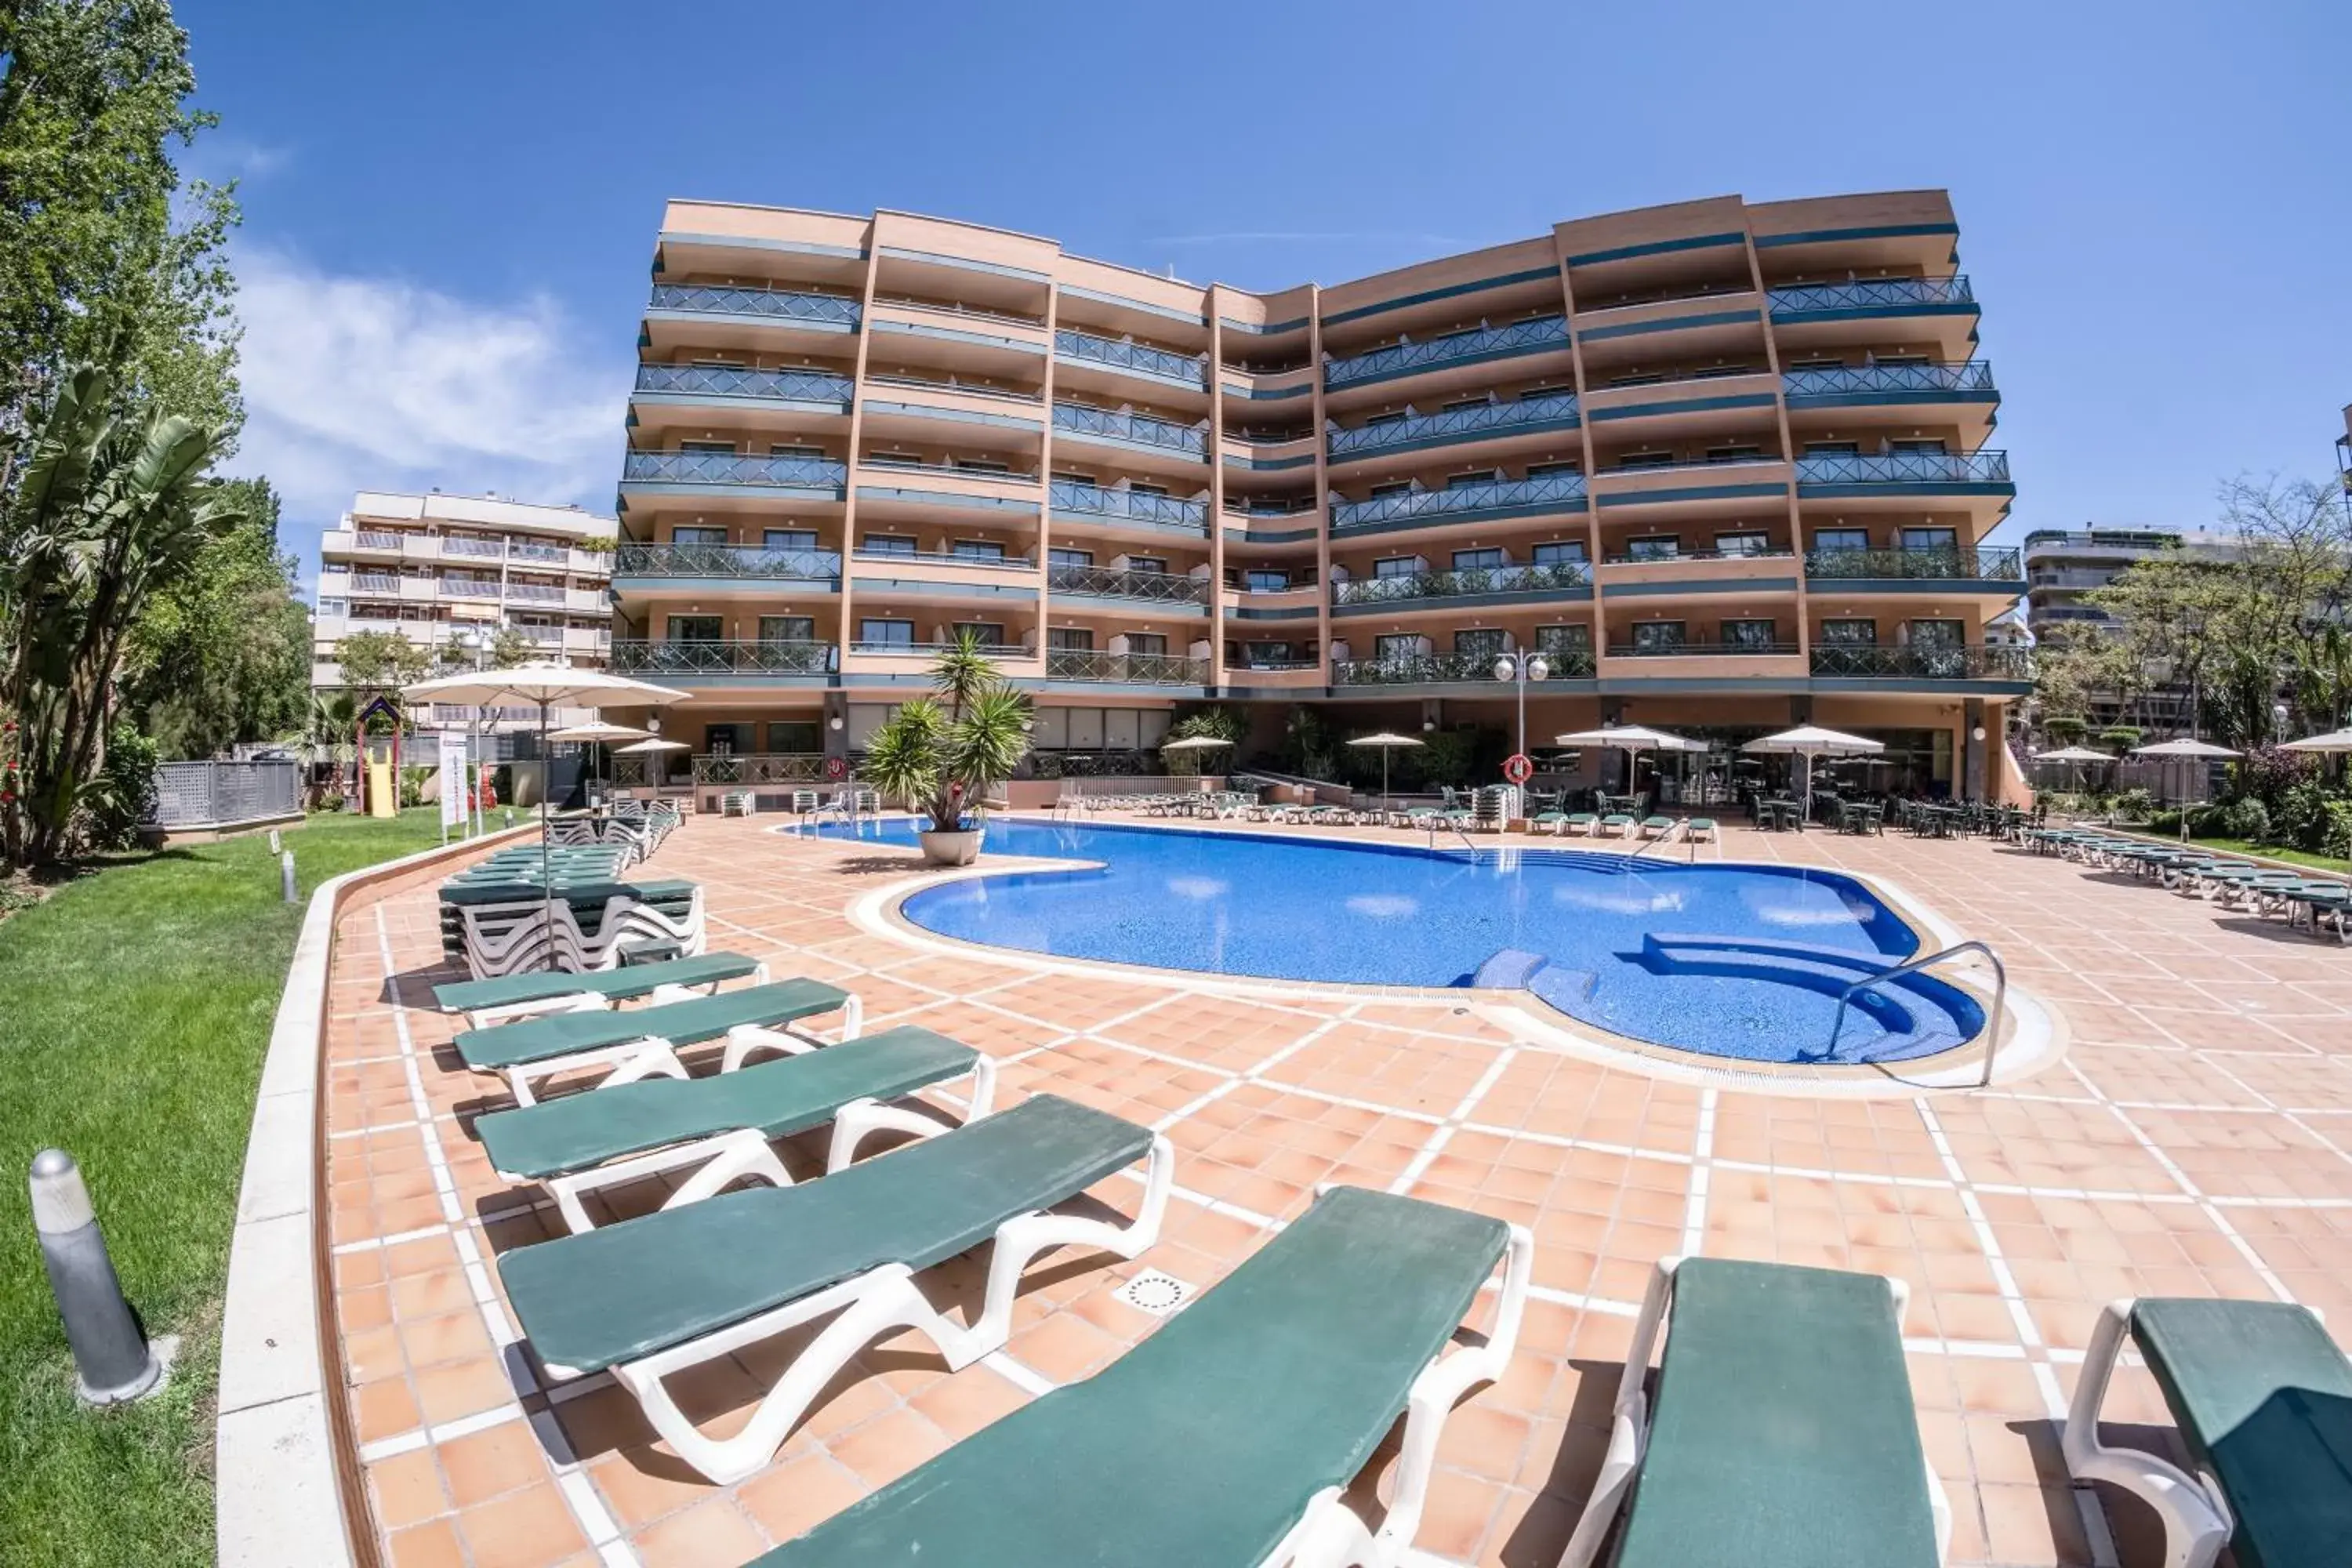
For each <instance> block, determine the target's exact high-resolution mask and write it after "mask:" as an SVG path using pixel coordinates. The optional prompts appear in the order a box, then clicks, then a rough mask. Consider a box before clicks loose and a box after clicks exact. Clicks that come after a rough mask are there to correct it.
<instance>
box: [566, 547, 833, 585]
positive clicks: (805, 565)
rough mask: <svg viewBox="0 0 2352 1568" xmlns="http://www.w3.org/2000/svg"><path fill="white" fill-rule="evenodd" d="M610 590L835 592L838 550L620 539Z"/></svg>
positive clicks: (615, 555)
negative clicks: (811, 590) (764, 547)
mask: <svg viewBox="0 0 2352 1568" xmlns="http://www.w3.org/2000/svg"><path fill="white" fill-rule="evenodd" d="M613 587H614V592H615V593H620V594H628V593H632V592H637V593H642V592H645V591H647V590H650V589H656V588H658V589H664V590H668V591H671V592H682V591H688V590H691V591H696V592H702V591H708V592H712V593H721V594H723V593H726V592H728V591H729V590H730V589H731V590H735V591H738V592H748V593H764V592H768V591H771V590H781V589H786V588H793V589H802V590H806V589H810V588H814V589H818V590H820V591H823V592H826V593H836V592H838V591H839V590H840V587H841V556H840V555H839V553H837V552H834V551H831V550H763V549H761V548H760V547H759V546H758V545H755V544H624V545H622V546H620V548H619V549H617V550H616V551H614V559H613Z"/></svg>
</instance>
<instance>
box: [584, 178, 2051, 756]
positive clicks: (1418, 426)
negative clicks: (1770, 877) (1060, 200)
mask: <svg viewBox="0 0 2352 1568" xmlns="http://www.w3.org/2000/svg"><path fill="white" fill-rule="evenodd" d="M1957 247H1958V228H1957V226H1956V225H1955V223H1954V221H1953V216H1952V212H1951V208H1950V205H1949V203H1948V200H1947V198H1946V197H1945V196H1944V195H1943V194H1942V193H1939V192H1904V193H1895V194H1890V195H1859V196H1848V197H1832V198H1827V199H1822V200H1814V201H1797V202H1780V203H1768V204H1761V205H1750V204H1748V203H1745V202H1743V201H1741V200H1739V199H1738V198H1736V197H1725V198H1720V199H1716V200H1709V201H1701V202H1691V203H1685V204H1680V205H1673V206H1665V207H1655V208H1649V209H1645V210H1643V211H1638V212H1632V213H1623V214H1618V215H1614V216H1605V217H1595V218H1584V219H1578V220H1575V221H1571V222H1567V223H1562V224H1559V225H1558V226H1555V227H1554V228H1553V229H1552V230H1551V231H1550V232H1549V233H1547V234H1544V235H1540V236H1538V237H1532V238H1528V239H1525V240H1521V241H1517V242H1515V243H1512V244H1508V245H1503V246H1498V247H1492V248H1489V249H1486V250H1481V251H1475V252H1472V253H1469V254H1466V255H1461V256H1454V257H1449V258H1444V259H1441V260H1436V261H1432V262H1428V263H1425V264H1423V265H1419V266H1415V267H1410V268H1403V269H1401V270H1398V271H1394V272H1390V273H1385V274H1381V275H1380V276H1377V277H1372V278H1368V279H1360V280H1357V281H1354V282H1349V283H1344V284H1339V285H1333V286H1330V287H1322V286H1318V285H1314V284H1305V285H1301V286H1298V287H1297V288H1292V289H1282V290H1278V291H1276V292H1272V293H1253V292H1249V291H1246V290H1243V289H1234V288H1231V287H1228V286H1225V285H1222V284H1216V285H1210V286H1207V287H1202V286H1199V285H1195V284H1190V283H1184V282H1180V281H1177V280H1174V279H1167V278H1162V277H1158V276H1154V275H1152V274H1149V273H1144V272H1139V271H1135V270H1131V269H1129V268H1123V267H1118V266H1114V265H1110V264H1108V263H1104V262H1099V261H1089V260H1085V259H1081V258H1076V257H1071V256H1066V255H1065V254H1064V253H1063V252H1062V250H1061V248H1060V247H1059V246H1058V245H1056V244H1055V242H1053V241H1051V240H1047V239H1041V238H1036V237H1030V236H1026V235H1020V234H1013V233H1008V232H1005V231H1003V230H999V229H992V228H986V227H981V226H973V225H968V224H961V223H953V222H949V221H945V220H941V219H937V218H928V217H920V216H913V215H909V214H903V213H895V212H887V211H886V212H879V213H877V214H875V215H873V216H836V215H831V214H823V213H811V212H801V211H793V210H786V209H777V208H762V207H749V206H736V205H724V204H712V203H688V202H677V203H673V204H671V205H670V206H669V208H668V210H667V214H666V216H665V218H664V223H663V229H662V232H661V234H660V236H659V237H658V241H657V244H656V252H655V263H654V277H655V281H654V285H653V292H652V297H651V299H650V300H649V301H648V304H647V308H646V314H645V317H644V321H643V324H642V331H641V332H640V336H639V342H640V345H641V363H640V364H639V365H638V368H637V372H636V381H635V388H634V391H633V395H632V396H631V399H630V412H629V436H630V449H629V451H628V452H627V454H626V457H625V468H624V469H623V473H622V478H621V483H620V488H619V502H618V510H619V511H620V515H621V542H620V546H619V551H618V554H617V557H616V564H615V572H614V597H615V604H616V605H617V610H618V616H619V619H618V623H617V625H616V629H615V640H614V645H613V647H614V664H615V666H616V667H617V668H623V669H625V670H628V671H630V672H632V673H635V674H640V675H643V676H646V677H647V678H649V679H656V680H661V681H666V682H672V683H676V684H677V685H680V686H682V687H685V688H687V689H690V690H691V691H692V692H693V693H694V695H695V701H694V703H693V704H692V706H691V708H690V709H684V710H678V712H677V714H676V715H675V716H674V718H673V723H672V728H673V729H674V730H675V731H677V734H678V735H679V738H681V739H686V740H688V741H689V742H690V743H691V744H693V745H694V747H695V749H696V751H697V752H701V753H703V754H705V755H727V756H731V757H733V758H736V759H743V758H751V757H767V758H774V759H776V760H777V766H776V768H775V769H774V771H773V776H777V777H786V776H792V774H793V773H795V772H796V771H799V765H800V764H801V763H804V762H806V761H807V760H809V759H812V758H814V757H815V756H817V755H818V754H820V753H828V752H831V753H838V752H855V751H856V749H858V748H859V747H860V746H861V745H862V744H863V742H864V739H865V738H866V736H867V735H869V734H870V733H871V732H872V730H873V728H874V726H875V725H877V723H879V721H881V719H882V718H883V716H884V715H886V714H887V711H888V708H889V705H890V704H891V703H892V702H893V701H895V700H901V699H903V697H904V696H906V695H908V693H910V692H913V691H916V690H919V689H922V687H923V686H924V685H925V683H926V679H927V677H926V674H925V666H926V662H927V658H928V655H929V651H930V650H931V649H932V648H934V647H937V646H938V645H939V644H940V643H942V642H944V641H946V640H948V639H949V638H950V637H954V636H956V635H957V634H958V633H960V632H962V631H966V630H969V631H971V632H972V633H973V634H974V635H976V636H978V637H981V638H982V640H983V641H985V642H987V643H988V644H990V645H991V646H992V647H996V648H998V649H1000V650H1001V662H1002V663H1003V668H1004V669H1005V672H1006V673H1007V675H1008V676H1009V677H1010V678H1012V679H1013V680H1015V681H1016V682H1017V683H1018V684H1020V685H1021V686H1023V687H1024V688H1025V689H1028V690H1030V691H1031V692H1032V693H1033V694H1034V697H1035V700H1036V701H1037V704H1038V721H1037V731H1036V737H1035V740H1036V743H1037V745H1038V746H1039V747H1040V748H1041V749H1043V750H1046V751H1055V752H1090V751H1117V750H1122V749H1127V748H1139V747H1150V746H1151V745H1153V744H1155V743H1156V742H1158V741H1159V740H1160V737H1161V736H1162V735H1163V734H1164V732H1165V731H1166V728H1167V726H1168V723H1169V721H1170V717H1171V712H1172V710H1174V708H1175V706H1176V705H1177V704H1178V703H1180V702H1182V701H1186V700H1204V699H1214V700H1221V701H1227V702H1232V703H1236V704H1239V705H1242V706H1244V708H1245V709H1247V710H1250V711H1252V712H1253V714H1254V715H1255V716H1256V720H1257V722H1258V723H1259V724H1260V725H1261V726H1262V728H1261V731H1260V735H1261V736H1270V735H1271V734H1272V733H1273V732H1274V730H1275V728H1276V726H1278V725H1279V723H1280V721H1281V717H1282V714H1283V713H1284V711H1285V710H1286V709H1287V708H1288V707H1289V706H1290V705H1292V704H1294V703H1308V704H1312V705H1315V706H1318V707H1321V708H1324V709H1326V710H1328V717H1329V718H1330V719H1331V721H1332V722H1333V724H1334V727H1335V728H1337V729H1338V730H1339V731H1340V732H1341V733H1342V734H1345V733H1352V732H1359V731H1370V730H1372V729H1375V728H1397V729H1403V730H1407V731H1420V730H1422V729H1423V727H1424V726H1425V725H1437V726H1453V725H1459V724H1475V725H1482V726H1488V727H1495V728H1501V729H1504V730H1506V731H1508V730H1510V729H1511V728H1512V727H1513V726H1514V724H1515V719H1514V716H1513V695H1514V694H1513V692H1512V690H1511V689H1510V688H1508V687H1506V686H1503V685H1500V684H1498V683H1497V681H1496V678H1495V675H1494V666H1495V664H1496V659H1497V658H1498V657H1499V656H1500V655H1502V654H1504V653H1506V652H1511V651H1519V650H1528V651H1540V652H1542V653H1543V655H1544V656H1545V660H1546V666H1547V668H1546V671H1545V675H1544V678H1543V679H1541V680H1540V681H1539V682H1538V683H1537V685H1536V686H1535V687H1534V688H1533V689H1531V691H1530V694H1529V701H1528V733H1529V735H1530V737H1531V739H1534V740H1536V741H1537V742H1538V743H1540V742H1543V741H1547V740H1548V739H1549V736H1550V735H1552V734H1554V733H1555V732H1558V731H1561V730H1564V729H1569V728H1581V727H1584V726H1587V725H1590V724H1593V723H1597V722H1600V721H1602V720H1614V721H1642V722H1651V723H1655V724H1658V725H1660V726H1663V727H1667V728H1671V729H1675V730H1678V731H1684V732H1686V733H1689V734H1692V735H1696V736H1702V737H1705V738H1706V739H1709V740H1711V741H1713V742H1717V743H1718V744H1719V745H1720V746H1722V747H1724V748H1726V749H1728V748H1730V747H1733V746H1736V745H1737V744H1738V742H1741V741H1744V740H1747V739H1749V738H1752V737H1754V736H1756V735H1759V734H1762V733H1765V732H1768V731H1772V730H1777V729H1780V728H1783V727H1786V726H1787V725H1789V724H1790V723H1791V722H1798V721H1816V722H1820V723H1823V724H1829V725H1833V726H1835V727H1837V728H1840V729H1845V730H1853V731H1860V732H1862V733H1864V734H1868V735H1872V736H1874V737H1876V738H1879V739H1881V740H1883V741H1885V742H1886V743H1887V745H1888V748H1889V752H1888V756H1889V763H1888V765H1889V767H1890V769H1891V770H1892V771H1891V772H1890V773H1881V774H1879V775H1878V776H1879V779H1880V781H1881V782H1882V783H1895V784H1916V785H1917V786H1919V787H1924V788H1931V789H1940V790H1948V791H1950V792H1951V793H1954V794H1972V795H1986V794H1990V793H1993V792H1996V791H1997V790H1999V789H2000V787H2001V786H2002V784H2003V783H2004V782H2005V781H2004V780H2003V779H2001V778H2000V777H1997V776H1994V775H1995V774H1996V773H2001V772H2005V768H2004V764H2003V763H2002V762H2001V760H2000V745H1999V740H1998V738H1999V737H2000V734H2001V732H2002V729H2003V711H2002V710H2003V709H2004V708H2005V706H2006V705H2008V704H2011V703H2012V702H2014V701H2015V700H2017V699H2018V698H2020V697H2021V695H2022V694H2023V693H2024V692H2025V691H2026V690H2027V689H2028V678H2027V664H2026V659H2027V654H2026V652H2025V650H2024V649H2023V648H2021V647H2014V646H2009V645H2007V644H2005V643H2003V642H2002V641H2000V639H1999V638H1998V637H1996V638H1993V639H1988V637H1987V636H1986V626H1987V623H1988V622H1990V620H1992V619H1993V618H1994V617H1996V616H1999V615H2000V613H2001V612H2002V611H2004V610H2005V609H2007V608H2008V607H2009V606H2010V605H2011V604H2012V603H2013V602H2014V601H2015V599H2016V597H2017V596H2018V595H2019V594H2021V592H2022V591H2023V586H2024V584H2023V574H2022V570H2021V565H2020V563H2019V559H2018V556H2017V553H2016V552H2014V551H2007V550H1990V549H1986V548H1983V547H1982V544H1981V542H1982V540H1983V539H1984V537H1985V535H1986V534H1987V533H1988V532H1989V531H1990V530H1991V529H1992V528H1993V527H1994V526H1995V525H1996V524H1997V523H1998V522H1999V521H2000V519H2001V518H2002V517H2003V516H2005V515H2006V513H2007V511H2008V509H2009V505H2010V501H2011V497H2012V495H2013V493H2014V491H2013V487H2012V485H2011V480H2010V475H2009V470H2008V464H2007V459H2006V458H2005V456H2004V454H2002V453H2001V452H2000V451H1997V450H1990V449H1987V447H1986V445H1985V443H1986V441H1987V438H1988V437H1989V436H1990V432H1991V429H1992V425H1993V415H1994V411H1995V409H1996V407H1997V405H1998V403H1999V393H1998V392H1997V390H1996V389H1995V385H1994V382H1993V378H1992V374H1991V370H1990V366H1989V365H1988V364H1987V363H1985V362H1983V361H1982V360H1979V359H1977V358H1976V357H1974V356H1975V349H1976V345H1977V341H1978V338H1977V320H1978V307H1977V302H1976V298H1975V295H1974V293H1973V291H1972V289H1970V287H1969V280H1968V279H1967V278H1966V277H1965V276H1963V275H1961V274H1960V273H1959V271H1958V249H1957ZM1987 737H1990V738H1991V741H1990V744H1988V741H1987ZM1248 749H1249V748H1244V752H1246V751H1247V750H1248ZM1725 754H1729V753H1728V750H1726V752H1725ZM1601 765H1603V763H1602V761H1601V759H1597V758H1596V759H1591V760H1588V762H1587V763H1586V766H1587V767H1588V768H1597V767H1599V766H1601ZM728 771H729V772H730V773H731V774H737V775H744V769H743V767H742V765H741V763H740V762H739V763H731V764H730V765H729V769H728ZM745 776H755V777H756V776H759V775H758V774H757V773H756V772H754V773H751V774H749V775H745ZM1586 782H1589V781H1586Z"/></svg>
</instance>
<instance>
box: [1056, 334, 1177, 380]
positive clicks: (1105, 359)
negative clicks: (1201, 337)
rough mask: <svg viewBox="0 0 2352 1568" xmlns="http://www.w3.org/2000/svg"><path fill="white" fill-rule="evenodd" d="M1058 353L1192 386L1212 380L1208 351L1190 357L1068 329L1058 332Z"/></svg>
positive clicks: (1065, 357) (1067, 357)
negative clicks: (1210, 378) (1210, 377)
mask: <svg viewBox="0 0 2352 1568" xmlns="http://www.w3.org/2000/svg"><path fill="white" fill-rule="evenodd" d="M1054 352H1055V353H1057V354H1059V355H1061V356H1062V357H1063V358H1064V359H1083V360H1092V361H1093V362H1094V363H1097V364H1107V365H1111V366H1113V367H1115V368H1117V369H1119V370H1135V371H1141V372H1142V373H1143V374H1146V375H1156V376H1161V377H1164V378H1165V379H1167V380H1170V381H1181V382H1183V383H1185V384H1188V385H1192V386H1205V385H1207V384H1208V382H1209V360H1208V356H1207V355H1206V354H1196V355H1192V356H1189V357H1188V356H1186V355H1184V354H1179V353H1169V352H1168V351H1167V350H1166V349H1155V348H1148V347H1146V346H1145V345H1143V344H1142V343H1129V342H1119V341H1118V339H1116V338H1098V337H1096V336H1095V335H1094V334H1093V333H1091V332H1073V331H1056V332H1055V334H1054Z"/></svg>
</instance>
